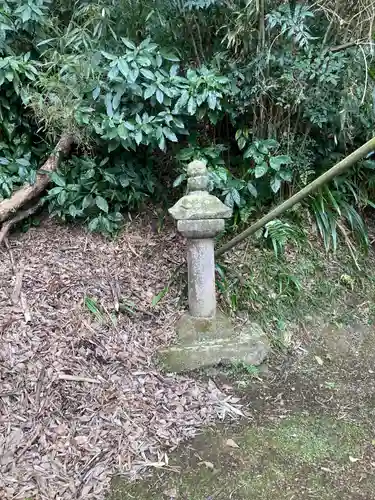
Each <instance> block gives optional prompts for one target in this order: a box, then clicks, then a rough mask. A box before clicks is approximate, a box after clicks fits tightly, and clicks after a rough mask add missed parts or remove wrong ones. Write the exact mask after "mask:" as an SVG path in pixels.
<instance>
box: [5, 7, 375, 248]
mask: <svg viewBox="0 0 375 500" xmlns="http://www.w3.org/2000/svg"><path fill="white" fill-rule="evenodd" d="M374 18H375V7H374V6H373V5H372V2H371V1H370V0H361V1H354V0H353V1H347V2H340V1H338V0H320V1H314V2H313V1H311V2H310V1H296V0H289V1H285V0H284V1H283V0H248V1H243V0H184V1H183V0H156V1H155V0H153V1H151V0H102V1H83V0H77V1H69V0H60V1H59V0H8V1H3V0H0V89H1V90H0V92H1V94H0V148H1V151H0V200H1V199H2V198H5V197H9V196H11V194H12V192H13V191H14V190H15V189H17V187H19V186H20V185H22V184H24V183H27V182H29V183H32V182H33V180H34V179H35V171H36V169H37V167H38V166H40V165H41V163H42V159H43V158H44V157H45V156H46V155H47V154H48V153H49V152H50V151H51V150H52V149H53V146H54V144H55V141H56V139H57V138H58V137H59V136H60V135H61V134H62V133H67V132H68V133H71V134H73V135H74V136H75V138H76V144H77V146H76V150H75V152H74V155H73V156H72V157H71V158H69V159H68V160H67V161H66V162H65V163H64V164H63V165H62V167H61V168H60V170H59V171H58V172H56V173H54V174H52V181H53V186H52V188H51V189H50V190H49V192H48V195H47V196H46V203H48V206H49V209H50V211H51V212H52V213H54V214H57V215H59V216H60V217H63V218H65V219H67V220H71V219H81V220H82V221H84V222H85V223H87V224H88V226H89V228H90V230H93V231H102V232H104V233H109V234H110V233H113V232H114V231H116V230H117V229H118V228H119V227H120V225H121V221H122V217H123V213H124V212H125V211H127V210H136V209H137V208H138V207H140V206H141V205H142V204H143V203H144V201H145V200H147V199H150V200H152V201H157V202H159V203H160V202H162V203H165V204H168V203H170V201H171V200H170V196H171V192H172V193H173V191H172V190H171V187H172V185H174V186H175V187H176V188H177V189H176V191H175V195H176V196H178V195H179V194H180V193H179V189H181V188H178V186H179V185H183V182H184V179H185V175H184V167H185V166H186V164H187V163H188V162H189V161H190V160H192V159H195V158H201V159H204V160H205V161H206V162H207V164H208V166H209V168H210V175H211V188H212V189H213V190H215V193H216V194H217V195H218V196H220V197H221V198H222V199H223V201H224V202H225V203H227V204H228V205H230V206H233V207H234V209H235V215H234V220H233V221H232V227H234V228H235V227H237V226H239V225H241V224H243V223H246V221H247V220H248V219H249V217H253V216H255V215H256V214H257V213H258V212H259V211H260V210H262V209H263V210H264V208H265V207H266V208H267V207H268V206H269V205H270V204H272V203H274V202H278V201H279V200H280V199H282V198H285V197H288V196H290V195H291V194H292V193H293V192H295V191H296V190H298V189H300V188H301V187H302V186H304V185H306V184H307V183H308V182H309V181H311V180H312V179H313V178H314V177H316V176H317V175H319V174H320V173H321V172H322V171H324V170H326V169H327V168H328V167H329V166H332V165H333V164H334V163H335V162H336V161H337V160H339V159H340V158H342V157H344V156H345V155H346V154H347V153H348V152H350V151H352V150H353V149H354V148H355V147H356V146H358V145H360V144H361V143H363V142H364V141H365V140H366V139H367V138H369V137H371V136H372V135H373V128H374V127H373V123H374V103H373V92H374V83H373V76H374V75H375V70H374V68H373V62H372V61H373V51H374V44H373V20H374ZM374 165H375V164H374V163H373V162H372V161H371V160H367V161H365V162H362V163H361V164H360V165H358V166H357V167H356V168H355V169H354V171H353V170H352V171H351V173H350V174H348V175H346V176H343V177H341V178H339V179H336V181H335V182H334V183H332V185H330V186H327V187H326V188H324V189H323V190H322V191H321V192H320V193H318V195H317V196H315V197H313V198H310V199H309V200H308V202H307V207H308V209H309V211H310V213H311V214H313V216H314V217H315V221H316V224H317V227H318V229H319V231H320V233H321V235H322V237H323V239H324V242H325V245H326V247H327V248H329V247H332V246H333V247H334V248H335V246H336V244H337V239H338V234H339V235H340V236H341V237H343V238H344V239H345V241H347V237H346V229H345V228H347V227H348V228H350V229H352V230H353V232H354V234H356V235H357V236H359V238H360V241H361V242H362V243H363V244H364V245H366V244H367V243H368V239H367V234H366V230H365V226H364V224H363V222H362V218H361V216H360V214H361V212H362V210H363V209H364V208H365V207H366V206H368V205H369V204H370V205H371V196H372V194H373V188H374V185H375V175H374ZM299 213H300V212H299ZM295 216H296V217H297V215H295ZM290 231H291V230H290V226H289V225H288V224H286V223H281V221H276V223H273V224H271V225H270V226H269V227H268V228H267V235H269V234H271V235H272V238H273V241H279V242H282V241H283V238H285V236H286V235H287V234H288V232H290Z"/></svg>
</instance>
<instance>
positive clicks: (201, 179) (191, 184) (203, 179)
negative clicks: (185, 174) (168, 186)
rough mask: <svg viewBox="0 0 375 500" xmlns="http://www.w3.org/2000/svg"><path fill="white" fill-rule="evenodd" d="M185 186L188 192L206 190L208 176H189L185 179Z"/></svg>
mask: <svg viewBox="0 0 375 500" xmlns="http://www.w3.org/2000/svg"><path fill="white" fill-rule="evenodd" d="M187 187H188V192H189V193H190V192H191V191H207V187H208V176H207V175H197V176H196V177H190V178H189V179H188V181H187Z"/></svg>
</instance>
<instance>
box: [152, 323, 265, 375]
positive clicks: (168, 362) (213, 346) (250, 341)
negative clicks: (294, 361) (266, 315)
mask: <svg viewBox="0 0 375 500" xmlns="http://www.w3.org/2000/svg"><path fill="white" fill-rule="evenodd" d="M222 326H224V328H223V329H221V327H222ZM202 330H205V331H202ZM268 352H269V342H268V339H267V336H266V335H265V333H264V332H263V331H262V329H261V328H260V327H259V325H257V324H251V325H249V326H247V328H246V330H243V331H241V332H240V333H238V334H236V333H235V332H234V329H233V327H231V326H230V323H228V322H227V321H225V320H223V318H221V319H217V318H215V319H213V320H211V322H210V321H209V320H196V319H195V318H188V317H187V316H185V317H183V318H182V320H181V321H180V323H179V325H178V341H177V343H176V344H175V345H172V346H170V347H169V348H167V349H164V350H162V351H160V353H159V359H160V361H161V362H162V365H163V367H164V369H165V370H167V371H170V372H175V373H182V372H187V371H191V370H196V369H198V368H204V367H208V366H214V365H217V364H219V363H228V362H230V363H236V362H240V361H242V362H244V363H247V364H250V365H255V366H258V365H260V364H261V363H262V362H263V361H264V360H265V358H266V357H267V355H268Z"/></svg>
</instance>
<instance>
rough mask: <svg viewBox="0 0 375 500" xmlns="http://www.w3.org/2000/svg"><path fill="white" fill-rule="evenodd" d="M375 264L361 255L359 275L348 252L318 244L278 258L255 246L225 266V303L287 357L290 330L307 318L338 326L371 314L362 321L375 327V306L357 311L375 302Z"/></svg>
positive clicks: (222, 285)
mask: <svg viewBox="0 0 375 500" xmlns="http://www.w3.org/2000/svg"><path fill="white" fill-rule="evenodd" d="M373 260H374V258H373V256H372V255H371V254H370V255H368V256H367V257H366V256H365V255H358V258H357V261H358V263H359V264H360V267H361V270H358V269H357V267H356V265H355V264H354V263H353V260H352V258H351V257H350V255H349V254H348V252H347V251H346V249H345V248H339V250H338V252H337V254H335V255H333V254H332V253H331V254H327V253H326V252H325V250H324V248H322V247H321V246H319V245H318V244H317V243H316V242H314V244H306V245H303V246H299V247H298V248H292V247H289V248H287V249H286V251H285V252H284V253H283V254H282V255H279V256H278V257H276V256H275V254H274V253H273V252H272V251H270V250H268V249H266V248H263V247H262V246H260V245H259V244H257V243H256V242H251V243H250V244H247V246H246V247H244V250H243V254H240V253H236V254H233V255H230V254H229V255H228V256H227V257H226V263H225V265H223V264H221V265H220V269H221V273H220V275H219V276H218V279H217V281H218V288H219V291H220V297H221V303H222V306H223V307H224V308H225V309H226V310H227V311H229V312H231V313H233V314H238V313H241V312H242V311H244V312H246V313H247V314H248V315H249V316H250V317H251V319H252V320H253V321H256V322H258V323H260V324H261V326H263V328H265V329H266V330H267V331H268V332H269V333H270V335H271V341H272V343H273V344H274V347H277V348H278V349H281V350H283V351H285V348H287V347H288V343H290V338H288V335H289V334H288V330H290V329H289V326H290V324H291V323H293V324H294V325H295V324H298V323H300V322H305V319H306V317H314V316H316V315H318V316H319V317H320V318H321V319H326V320H327V322H335V321H338V320H343V319H344V317H345V316H348V317H352V315H353V313H355V314H357V315H358V314H362V313H366V314H367V317H366V318H365V317H364V315H363V314H362V316H361V320H362V321H363V320H364V321H365V322H366V323H367V322H373V321H374V318H375V306H373V305H371V304H369V307H368V310H367V311H365V309H364V308H363V307H362V308H360V309H358V307H357V306H358V303H364V302H366V301H367V303H368V302H369V297H375V266H374V265H373V262H372V261H373ZM372 270H374V271H373V272H372ZM280 325H284V326H283V327H282V328H280ZM285 334H286V335H287V338H286V340H287V342H286V343H285V339H284V336H285ZM285 344H286V345H285Z"/></svg>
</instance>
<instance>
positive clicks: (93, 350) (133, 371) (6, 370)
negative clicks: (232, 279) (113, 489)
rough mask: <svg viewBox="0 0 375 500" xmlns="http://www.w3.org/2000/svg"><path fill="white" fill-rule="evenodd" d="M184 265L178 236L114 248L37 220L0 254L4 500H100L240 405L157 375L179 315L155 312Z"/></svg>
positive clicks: (145, 231)
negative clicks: (125, 477)
mask: <svg viewBox="0 0 375 500" xmlns="http://www.w3.org/2000/svg"><path fill="white" fill-rule="evenodd" d="M183 256H184V242H183V241H182V240H181V239H180V237H179V236H178V235H177V234H176V233H174V232H173V229H172V228H171V229H170V230H166V231H163V233H162V234H156V233H155V232H153V230H152V224H151V223H150V221H146V222H145V221H143V222H140V221H135V222H133V223H132V224H130V225H129V227H128V229H127V230H125V231H124V233H123V234H122V235H121V236H120V237H119V238H118V239H116V240H114V241H109V240H105V239H104V238H102V237H100V236H97V235H91V234H88V233H87V232H86V231H85V230H84V229H82V228H76V227H68V226H61V225H58V224H57V223H56V222H52V221H44V222H43V224H42V225H41V226H40V227H39V228H32V229H31V230H29V231H28V232H27V233H24V234H17V235H14V236H12V237H11V238H10V239H9V244H8V248H4V247H3V248H2V249H0V498H1V499H2V500H7V499H14V500H16V499H26V498H32V499H38V500H39V499H40V500H51V499H69V500H71V499H80V498H82V499H83V498H84V499H87V500H89V499H103V498H104V497H105V494H106V491H108V488H109V484H110V480H111V477H112V475H113V474H114V473H117V472H120V473H125V474H129V475H134V474H137V473H140V472H142V471H143V470H144V469H145V468H147V467H149V466H152V465H153V464H155V463H156V464H160V465H162V464H164V465H165V464H166V463H168V453H169V452H170V451H172V450H173V449H174V448H175V447H176V446H177V445H178V444H179V443H180V442H181V441H182V440H184V439H187V438H190V437H192V436H193V435H195V434H196V433H197V432H198V431H199V430H200V429H201V428H202V427H203V426H205V425H207V424H208V423H209V422H212V421H214V420H215V419H216V418H217V417H218V416H221V417H223V416H225V415H228V416H229V417H230V416H231V415H232V416H234V415H235V414H236V411H237V412H239V413H240V410H238V406H236V404H237V400H236V399H234V398H233V399H231V398H230V397H227V396H226V395H225V394H223V393H222V392H220V391H219V390H218V389H217V388H216V386H215V385H214V384H213V383H210V382H204V381H196V380H192V379H189V378H184V377H175V376H166V375H163V374H162V373H161V372H160V371H159V370H158V369H157V366H156V365H155V362H154V360H153V356H154V354H155V352H156V350H157V348H159V347H160V346H162V345H165V344H166V343H168V342H169V341H170V339H171V337H172V335H173V324H174V322H175V320H176V318H177V317H178V315H179V314H180V313H181V308H182V306H181V304H180V302H179V296H178V293H177V291H176V290H171V291H170V292H169V293H168V294H167V295H166V296H165V297H164V298H163V299H162V300H161V301H160V302H159V303H158V304H157V305H156V306H152V300H153V298H154V297H155V296H156V295H157V294H158V293H159V292H160V290H162V289H163V288H164V287H165V285H166V284H167V283H168V280H169V278H170V277H171V276H172V273H173V272H174V270H175V268H176V266H177V265H178V264H179V263H180V262H181V261H182V258H183Z"/></svg>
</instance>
